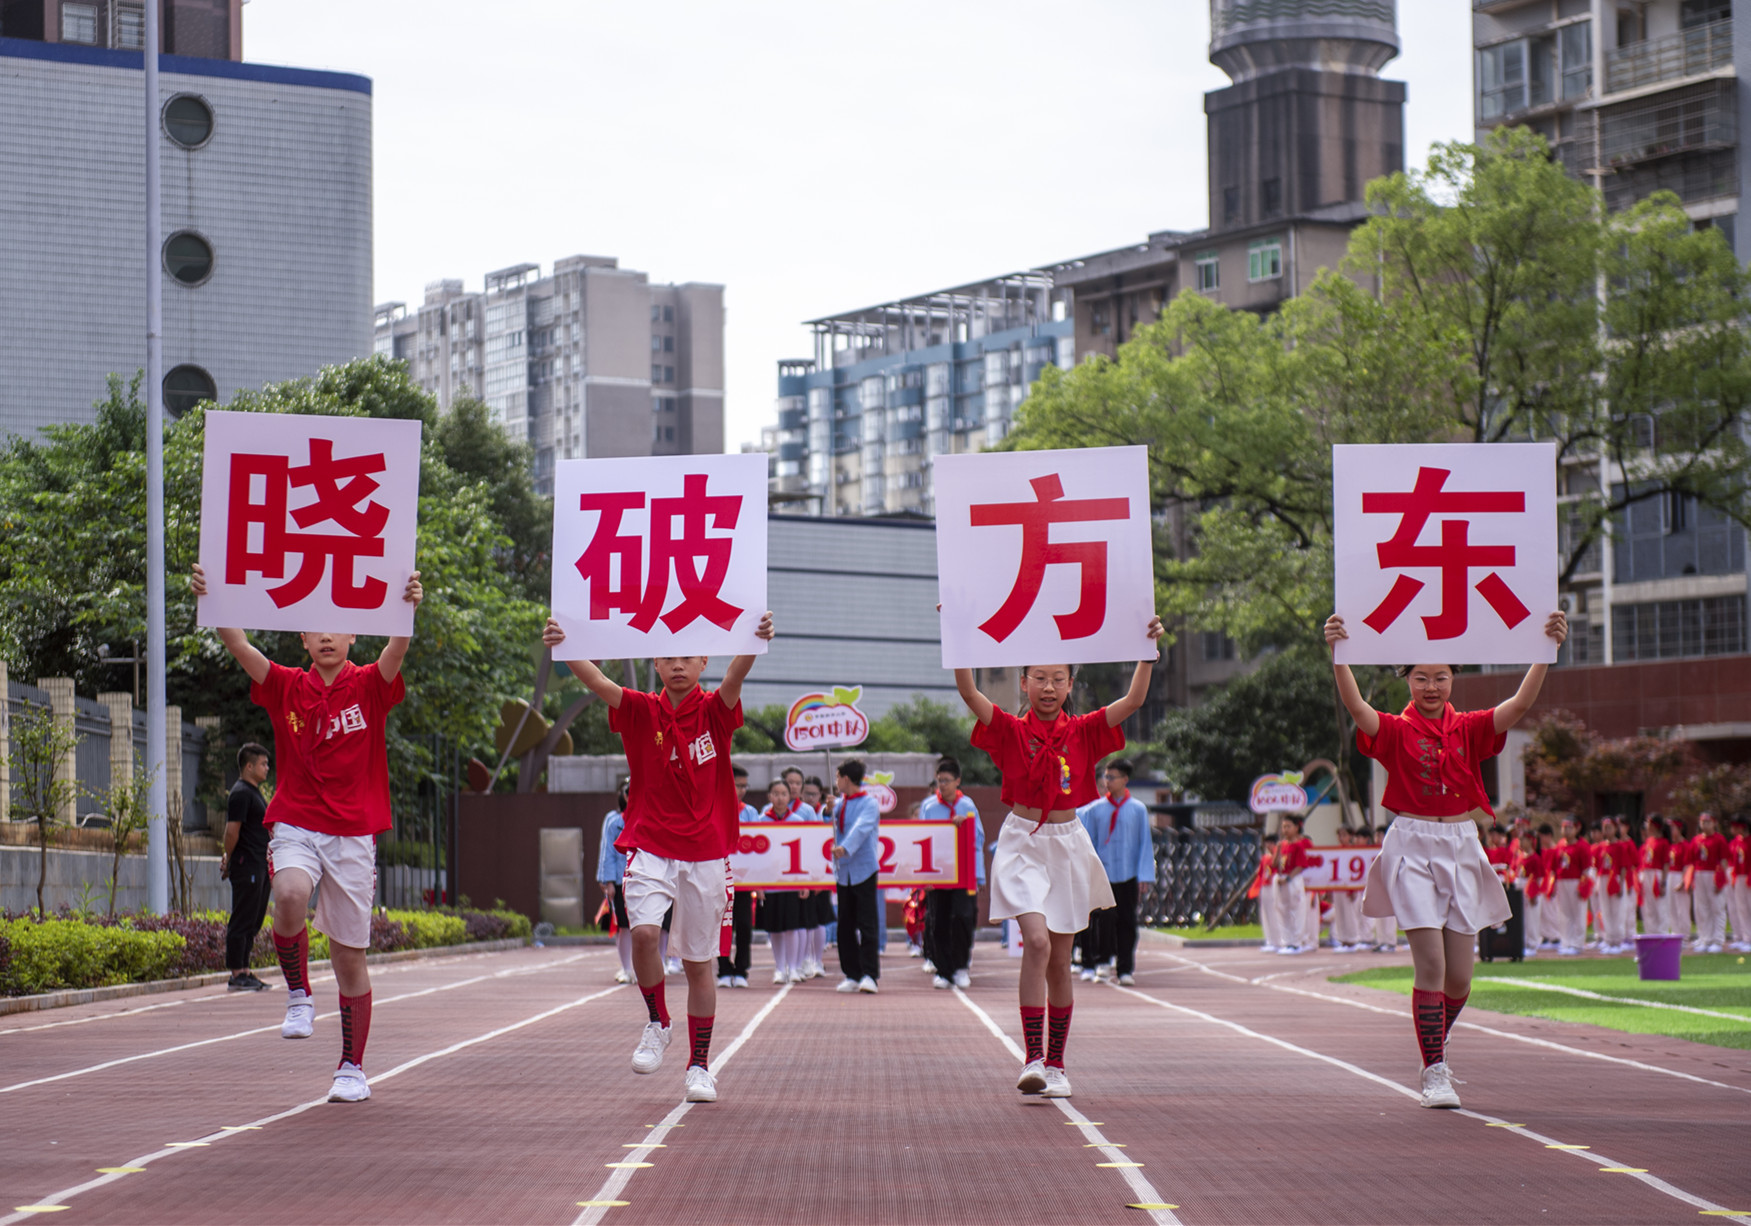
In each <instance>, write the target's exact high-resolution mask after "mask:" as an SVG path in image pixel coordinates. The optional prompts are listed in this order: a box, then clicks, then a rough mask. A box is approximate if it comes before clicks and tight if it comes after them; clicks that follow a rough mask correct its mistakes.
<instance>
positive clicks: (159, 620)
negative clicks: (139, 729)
mask: <svg viewBox="0 0 1751 1226" xmlns="http://www.w3.org/2000/svg"><path fill="white" fill-rule="evenodd" d="M158 5H159V0H147V3H146V40H145V47H144V48H143V49H142V50H143V56H144V59H145V65H146V691H147V693H146V769H147V770H148V771H150V772H151V776H150V778H151V792H150V799H149V801H148V803H147V806H146V815H147V818H146V906H147V909H148V910H150V911H153V912H156V913H157V914H159V915H163V914H164V913H165V912H166V911H168V910H169V909H170V844H169V831H168V829H167V828H166V826H165V822H166V820H167V819H168V817H169V816H170V815H171V813H172V812H173V809H172V807H171V806H170V805H169V804H168V798H167V797H166V795H165V781H166V776H167V774H168V770H167V767H166V763H167V762H168V756H167V754H166V753H165V745H164V740H165V736H164V725H165V718H164V683H165V667H164V664H165V661H164V655H165V651H164V387H163V383H164V354H163V351H162V350H163V337H164V304H163V296H164V281H163V274H162V273H161V272H160V271H159V263H160V259H159V248H160V247H161V246H163V242H164V236H163V233H162V223H161V220H160V218H159V216H158V205H159V196H158V47H159V43H158V17H159V13H158ZM135 654H136V655H138V654H139V653H138V652H135ZM181 749H182V746H180V745H179V746H177V750H178V751H180V750H181Z"/></svg>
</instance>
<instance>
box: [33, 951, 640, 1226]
mask: <svg viewBox="0 0 1751 1226" xmlns="http://www.w3.org/2000/svg"><path fill="white" fill-rule="evenodd" d="M487 978H492V976H487ZM624 986H625V985H624V984H618V983H617V984H613V985H611V986H609V987H606V988H602V989H601V990H599V991H596V992H591V993H589V994H588V995H586V996H580V997H578V998H577V999H576V1000H568V1001H566V1002H565V1003H563V1004H559V1005H554V1006H553V1007H552V1008H548V1009H543V1010H542V1011H541V1012H539V1013H537V1014H534V1015H533V1016H531V1017H526V1018H524V1019H523V1020H522V1021H519V1022H511V1023H510V1024H508V1025H505V1026H498V1027H495V1028H494V1029H492V1030H489V1031H487V1032H486V1033H485V1034H479V1035H475V1036H474V1037H473V1038H470V1039H462V1040H460V1041H458V1042H455V1043H451V1044H450V1045H449V1046H447V1047H441V1048H439V1049H438V1050H437V1051H431V1052H427V1053H426V1054H425V1055H423V1056H415V1057H414V1058H413V1059H411V1060H404V1061H402V1062H401V1063H400V1064H398V1065H396V1066H395V1067H394V1068H392V1069H390V1070H389V1071H388V1072H384V1073H378V1074H377V1075H376V1076H374V1077H372V1078H371V1084H372V1085H373V1086H376V1085H380V1084H382V1083H383V1082H385V1081H388V1080H389V1079H390V1078H392V1077H396V1076H399V1075H400V1074H402V1073H405V1072H408V1071H409V1070H410V1069H415V1068H418V1067H419V1066H420V1065H422V1064H426V1063H429V1062H430V1061H433V1060H437V1059H440V1058H442V1057H444V1056H449V1055H454V1054H455V1053H456V1052H459V1051H464V1050H466V1049H467V1048H470V1047H475V1046H478V1045H479V1044H481V1043H485V1042H488V1041H489V1040H492V1039H496V1038H498V1037H499V1036H500V1035H506V1034H510V1033H511V1032H512V1031H514V1030H521V1029H523V1028H524V1027H525V1026H533V1025H534V1024H535V1023H537V1022H543V1021H546V1020H547V1019H548V1018H550V1017H555V1016H557V1015H559V1014H561V1013H565V1012H567V1011H568V1010H571V1009H576V1008H577V1007H578V1006H580V1005H587V1004H589V1003H590V1002H591V1001H593V1000H600V999H601V998H602V997H604V996H607V995H610V994H611V993H614V992H618V991H619V990H620V989H621V988H622V987H624ZM327 1102H328V1096H327V1095H326V1094H325V1095H323V1096H322V1097H321V1098H313V1099H310V1100H309V1101H308V1102H302V1103H299V1104H297V1105H296V1106H293V1107H288V1108H286V1109H285V1110H284V1111H276V1112H274V1113H273V1114H272V1115H264V1116H262V1117H261V1118H260V1119H258V1120H252V1121H250V1122H249V1123H247V1124H238V1125H235V1126H234V1127H230V1128H221V1129H219V1130H218V1131H217V1132H209V1133H207V1134H206V1135H205V1136H200V1137H196V1138H195V1141H196V1142H199V1143H200V1144H199V1146H198V1148H203V1149H204V1148H210V1147H211V1146H212V1145H214V1144H216V1143H217V1142H219V1141H223V1140H225V1139H226V1138H227V1137H232V1136H236V1135H238V1134H239V1133H243V1132H256V1131H259V1130H261V1129H263V1128H266V1127H267V1126H268V1125H269V1124H276V1123H278V1122H279V1121H281V1120H285V1119H290V1118H292V1117H293V1116H294V1115H302V1114H304V1112H306V1111H309V1110H311V1109H312V1108H314V1107H320V1106H323V1105H325V1104H326V1103H327ZM173 1144H176V1143H174V1142H169V1143H166V1145H164V1146H160V1147H159V1148H158V1149H155V1150H153V1151H152V1152H150V1153H147V1154H142V1155H141V1156H140V1157H138V1158H134V1159H132V1160H130V1161H128V1162H124V1163H121V1164H120V1166H121V1167H124V1168H127V1167H144V1166H148V1165H150V1164H151V1163H154V1162H159V1161H162V1160H164V1159H166V1158H172V1157H175V1156H176V1155H178V1154H186V1153H192V1152H194V1151H193V1149H190V1148H170V1146H171V1145H173ZM134 1173H135V1172H134V1171H131V1170H127V1171H117V1172H115V1173H113V1174H108V1175H103V1176H100V1177H99V1178H97V1179H88V1180H86V1181H85V1182H84V1183H81V1184H75V1185H74V1186H73V1187H71V1188H63V1189H62V1190H61V1191H59V1192H54V1193H51V1194H50V1195H48V1196H46V1197H44V1198H42V1199H41V1200H37V1201H33V1202H31V1203H32V1205H33V1206H40V1205H61V1204H64V1203H66V1202H67V1201H69V1200H72V1199H73V1198H74V1197H75V1196H79V1195H82V1194H83V1193H86V1192H91V1191H95V1190H96V1189H98V1188H102V1187H106V1186H107V1185H109V1184H112V1183H114V1182H116V1181H117V1180H118V1179H125V1178H127V1176H128V1175H130V1174H134ZM36 1216H37V1213H36V1212H33V1211H32V1210H26V1209H14V1210H13V1212H12V1213H10V1214H8V1215H7V1216H5V1217H0V1226H12V1223H15V1222H22V1221H25V1220H26V1219H28V1218H34V1217H36Z"/></svg>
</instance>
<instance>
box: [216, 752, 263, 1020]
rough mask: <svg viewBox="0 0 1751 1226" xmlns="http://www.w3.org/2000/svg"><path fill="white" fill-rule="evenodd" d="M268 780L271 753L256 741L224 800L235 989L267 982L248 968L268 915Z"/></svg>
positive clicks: (241, 755) (229, 956)
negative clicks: (264, 788)
mask: <svg viewBox="0 0 1751 1226" xmlns="http://www.w3.org/2000/svg"><path fill="white" fill-rule="evenodd" d="M267 778H268V751H267V749H266V747H264V746H261V745H257V744H256V743H255V742H254V741H251V742H250V743H249V744H247V745H245V746H244V747H243V748H242V749H239V750H238V751H237V782H236V783H234V784H232V785H231V795H230V797H229V798H227V800H226V802H225V854H224V855H223V856H222V857H220V859H219V876H221V877H225V878H228V879H229V880H230V882H231V918H230V920H229V921H227V923H226V925H225V968H226V969H227V970H229V971H230V972H231V980H230V982H229V983H227V984H226V985H225V986H226V988H227V989H229V990H230V991H233V992H260V991H262V990H263V989H265V988H266V987H267V986H268V985H267V984H265V983H263V982H262V981H261V980H259V979H257V978H256V977H255V975H254V974H253V973H252V972H251V971H250V969H249V955H250V953H251V951H252V950H254V949H255V937H256V934H257V933H258V932H260V931H261V925H262V921H263V920H264V919H265V918H266V917H267V911H268V900H269V898H270V897H271V896H272V891H271V890H270V889H269V887H268V832H267V827H266V826H264V825H262V818H264V817H266V816H267V811H268V802H267V800H266V798H264V797H263V796H262V794H261V785H262V784H264V783H266V782H267Z"/></svg>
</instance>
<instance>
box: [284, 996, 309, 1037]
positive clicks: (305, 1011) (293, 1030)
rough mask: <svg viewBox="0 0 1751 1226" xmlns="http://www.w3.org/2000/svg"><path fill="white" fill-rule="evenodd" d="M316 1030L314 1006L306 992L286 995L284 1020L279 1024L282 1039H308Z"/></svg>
mask: <svg viewBox="0 0 1751 1226" xmlns="http://www.w3.org/2000/svg"><path fill="white" fill-rule="evenodd" d="M315 1029H316V1005H315V1004H314V1003H313V1002H312V1001H311V999H310V993H308V992H288V993H286V1020H285V1021H284V1022H282V1023H281V1024H280V1037H281V1038H282V1039H308V1038H309V1037H310V1032H311V1031H313V1030H315Z"/></svg>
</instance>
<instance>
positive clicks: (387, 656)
mask: <svg viewBox="0 0 1751 1226" xmlns="http://www.w3.org/2000/svg"><path fill="white" fill-rule="evenodd" d="M401 598H402V599H403V600H405V601H406V602H407V603H408V604H410V605H412V606H413V607H414V608H415V609H416V610H417V609H418V608H419V607H420V601H422V600H424V599H425V598H426V589H425V588H423V587H421V586H420V573H419V571H417V570H416V571H414V572H413V573H412V574H411V575H409V576H408V577H407V589H406V590H405V591H403V592H402V593H401ZM411 642H413V639H412V638H411V637H409V636H408V635H405V634H392V635H390V636H389V641H388V642H387V643H385V644H383V650H382V652H381V653H380V654H379V655H378V656H377V671H378V672H380V673H382V674H383V680H385V681H394V680H395V675H396V674H397V673H399V672H400V671H401V662H402V660H404V659H405V658H406V657H407V647H408V644H409V643H411Z"/></svg>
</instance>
